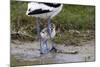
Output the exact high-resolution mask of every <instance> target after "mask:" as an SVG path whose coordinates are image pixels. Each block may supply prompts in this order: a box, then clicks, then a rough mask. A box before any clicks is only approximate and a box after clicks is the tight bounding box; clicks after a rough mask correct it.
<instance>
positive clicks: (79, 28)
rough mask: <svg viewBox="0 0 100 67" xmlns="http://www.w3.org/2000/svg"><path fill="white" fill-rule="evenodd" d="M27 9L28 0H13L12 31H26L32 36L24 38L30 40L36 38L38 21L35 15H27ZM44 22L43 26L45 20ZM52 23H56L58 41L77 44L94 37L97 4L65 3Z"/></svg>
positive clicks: (56, 39)
mask: <svg viewBox="0 0 100 67" xmlns="http://www.w3.org/2000/svg"><path fill="white" fill-rule="evenodd" d="M26 10H27V2H18V1H12V2H11V32H12V33H13V32H16V33H18V32H21V33H24V34H23V35H24V36H26V35H27V36H29V37H30V38H29V39H26V38H24V40H25V39H26V40H30V39H33V38H36V23H35V18H34V17H29V16H27V15H26ZM42 22H43V23H41V25H42V27H43V25H44V24H45V22H44V20H43V21H42ZM52 23H54V24H55V25H56V31H57V35H56V37H55V39H54V41H55V42H56V43H65V44H74V45H75V44H76V45H77V44H78V43H80V42H81V41H88V40H91V39H94V33H95V6H82V5H64V6H63V9H62V11H61V12H60V13H59V15H57V16H56V17H54V18H53V19H52ZM87 31H88V32H87ZM75 33H76V34H75ZM75 35H77V36H75ZM15 36H16V35H15ZM34 40H35V39H34Z"/></svg>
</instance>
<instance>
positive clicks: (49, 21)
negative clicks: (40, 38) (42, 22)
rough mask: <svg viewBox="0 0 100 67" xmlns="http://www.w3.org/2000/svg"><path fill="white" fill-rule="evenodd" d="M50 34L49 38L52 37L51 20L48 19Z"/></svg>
mask: <svg viewBox="0 0 100 67" xmlns="http://www.w3.org/2000/svg"><path fill="white" fill-rule="evenodd" d="M48 33H49V36H50V37H51V19H50V18H48Z"/></svg>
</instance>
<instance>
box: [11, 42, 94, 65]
mask: <svg viewBox="0 0 100 67" xmlns="http://www.w3.org/2000/svg"><path fill="white" fill-rule="evenodd" d="M20 44H21V45H18V44H13V43H12V44H11V56H14V57H15V58H16V59H19V60H21V61H22V60H23V61H29V62H35V63H33V64H51V63H66V62H68V63H69V62H83V61H94V59H95V58H94V42H93V41H92V42H90V43H86V45H84V46H64V45H57V48H58V49H60V50H63V51H65V52H68V51H78V53H77V54H65V53H52V52H49V53H48V54H42V55H41V54H40V51H39V46H38V42H34V43H24V44H23V43H20ZM49 47H50V46H49ZM37 61H38V62H37Z"/></svg>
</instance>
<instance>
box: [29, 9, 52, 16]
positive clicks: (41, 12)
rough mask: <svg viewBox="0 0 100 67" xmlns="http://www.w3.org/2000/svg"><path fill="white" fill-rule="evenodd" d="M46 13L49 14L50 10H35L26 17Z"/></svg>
mask: <svg viewBox="0 0 100 67" xmlns="http://www.w3.org/2000/svg"><path fill="white" fill-rule="evenodd" d="M48 12H51V11H50V10H42V9H36V10H34V11H32V12H30V13H28V15H35V14H43V13H48Z"/></svg>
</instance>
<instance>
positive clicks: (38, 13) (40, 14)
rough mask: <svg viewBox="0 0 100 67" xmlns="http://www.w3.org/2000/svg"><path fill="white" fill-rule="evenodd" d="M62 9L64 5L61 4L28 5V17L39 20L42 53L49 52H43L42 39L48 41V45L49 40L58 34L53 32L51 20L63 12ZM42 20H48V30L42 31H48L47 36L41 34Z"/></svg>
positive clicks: (40, 3) (30, 3) (38, 3)
mask: <svg viewBox="0 0 100 67" xmlns="http://www.w3.org/2000/svg"><path fill="white" fill-rule="evenodd" d="M62 7H63V4H59V3H43V2H29V3H28V9H27V12H26V15H28V16H32V17H36V18H37V33H38V36H39V38H40V50H41V51H40V53H45V52H47V51H42V45H41V38H42V39H46V41H45V42H46V43H47V40H48V39H50V38H53V37H54V36H55V34H56V33H55V31H53V32H52V29H51V28H52V27H51V26H52V24H51V19H52V18H53V17H54V16H56V15H57V14H58V13H59V12H60V11H61V9H62ZM40 19H47V20H48V26H47V28H44V29H43V30H42V31H44V30H46V31H48V32H45V34H44V33H43V32H42V31H41V33H40V27H39V26H40V24H39V20H40ZM53 30H55V29H53ZM40 36H41V37H40ZM47 48H48V47H47V46H46V49H47Z"/></svg>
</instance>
